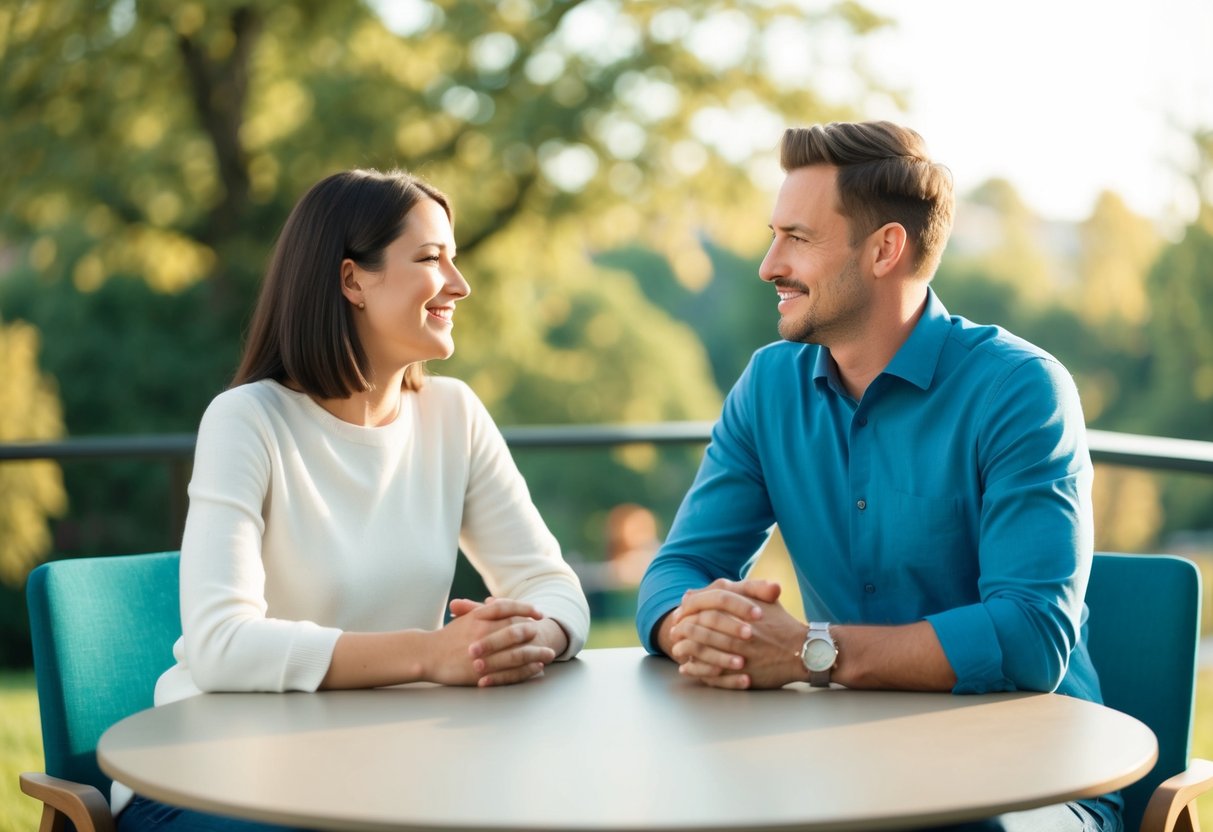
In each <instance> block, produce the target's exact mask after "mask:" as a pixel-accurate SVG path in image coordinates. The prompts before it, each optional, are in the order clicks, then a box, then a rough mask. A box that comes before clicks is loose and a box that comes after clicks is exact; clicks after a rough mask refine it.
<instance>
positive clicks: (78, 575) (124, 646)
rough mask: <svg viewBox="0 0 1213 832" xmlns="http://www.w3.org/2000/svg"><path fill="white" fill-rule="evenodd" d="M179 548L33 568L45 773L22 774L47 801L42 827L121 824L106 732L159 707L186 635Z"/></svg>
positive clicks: (30, 590)
mask: <svg viewBox="0 0 1213 832" xmlns="http://www.w3.org/2000/svg"><path fill="white" fill-rule="evenodd" d="M177 566H178V553H177V552H163V553H160V554H154V555H128V556H118V557H105V558H78V559H75V560H61V561H55V562H53V563H46V564H43V565H42V566H39V567H38V568H37V569H35V570H34V571H33V572H31V573H30V576H29V581H28V583H27V584H26V589H25V594H26V599H27V601H28V603H29V618H30V637H31V640H32V641H33V648H34V675H35V678H36V680H37V686H38V707H39V710H40V711H41V716H42V745H43V757H44V760H45V764H46V773H45V774H43V773H36V772H26V773H24V774H22V775H21V790H22V791H23V792H25V793H26V794H27V795H29V796H30V797H33V798H35V799H36V800H40V801H42V803H43V810H42V825H41V827H40V830H41V832H52V830H54V832H59V831H60V830H64V829H67V828H69V827H67V826H66V822H67V821H70V822H71V824H72V825H74V826H75V828H76V830H78V832H94V831H95V832H112V830H113V829H114V819H113V817H112V816H111V815H110V810H109V789H110V779H109V778H108V777H106V776H105V774H103V773H102V771H101V769H100V768H98V766H97V755H96V749H97V740H98V739H100V738H101V734H102V733H104V731H105V729H107V728H109V727H110V726H111V725H113V724H114V723H115V722H117V721H119V720H120V719H122V718H123V717H126V716H129V715H130V714H133V713H135V712H136V711H139V710H142V709H144V708H150V707H151V706H152V691H153V688H154V687H155V683H156V679H157V677H158V676H159V675H160V674H161V673H162V672H164V671H165V670H166V669H167V668H168V667H169V666H170V665H172V663H173V654H172V649H173V643H174V642H175V641H176V640H177V637H178V636H179V635H181V615H180V611H179V609H180V608H179V603H178V591H177V575H178V570H177Z"/></svg>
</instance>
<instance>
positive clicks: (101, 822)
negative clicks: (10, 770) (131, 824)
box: [21, 771, 114, 832]
mask: <svg viewBox="0 0 1213 832" xmlns="http://www.w3.org/2000/svg"><path fill="white" fill-rule="evenodd" d="M21 791H23V792H25V793H26V794H27V795H29V796H30V797H32V798H34V799H35V800H40V801H42V805H43V808H42V823H41V825H40V826H39V827H38V829H39V832H66V830H67V821H69V820H70V821H71V822H72V825H73V826H75V827H76V832H114V816H113V815H111V814H110V807H109V801H107V800H106V799H105V797H103V796H102V794H101V792H99V791H97V790H96V789H94V788H93V787H92V786H86V785H84V784H82V783H73V782H72V781H70V780H63V779H61V778H59V777H51V776H50V775H49V774H43V773H41V772H32V771H27V772H24V773H22V775H21Z"/></svg>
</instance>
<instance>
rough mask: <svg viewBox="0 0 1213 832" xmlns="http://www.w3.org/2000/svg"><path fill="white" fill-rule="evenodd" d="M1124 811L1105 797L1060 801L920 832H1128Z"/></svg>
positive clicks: (920, 831) (919, 831)
mask: <svg viewBox="0 0 1213 832" xmlns="http://www.w3.org/2000/svg"><path fill="white" fill-rule="evenodd" d="M1124 828H1125V827H1124V823H1123V821H1122V820H1121V817H1120V810H1119V809H1117V808H1116V806H1114V805H1111V804H1109V803H1107V802H1106V801H1104V800H1084V801H1083V802H1082V803H1077V802H1075V803H1059V804H1057V805H1056V806H1042V807H1040V808H1039V809H1029V810H1027V811H1026V812H1008V813H1007V814H1005V815H999V816H998V817H994V818H987V819H985V820H975V821H971V822H969V823H959V824H956V825H954V826H937V827H933V828H931V829H922V830H918V832H1124Z"/></svg>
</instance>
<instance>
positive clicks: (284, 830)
mask: <svg viewBox="0 0 1213 832" xmlns="http://www.w3.org/2000/svg"><path fill="white" fill-rule="evenodd" d="M116 825H117V829H118V832H152V830H159V832H304V830H298V829H294V828H292V827H289V826H275V825H273V824H272V823H259V822H257V821H255V820H240V819H239V818H228V817H223V816H222V815H212V814H208V813H207V812H196V811H194V810H193V809H180V808H178V807H176V806H169V805H168V804H166V803H158V802H156V801H155V800H148V799H147V798H146V797H140V796H139V795H135V797H134V799H133V800H131V802H130V803H129V804H128V805H127V807H126V808H125V809H123V810H122V811H121V812H119V813H118V818H117V823H116Z"/></svg>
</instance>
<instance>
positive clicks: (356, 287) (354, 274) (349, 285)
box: [341, 257, 366, 309]
mask: <svg viewBox="0 0 1213 832" xmlns="http://www.w3.org/2000/svg"><path fill="white" fill-rule="evenodd" d="M360 271H361V270H360V269H359V268H358V266H357V264H355V263H354V261H353V260H351V259H350V258H348V257H347V258H345V259H344V260H342V261H341V294H343V295H345V299H346V300H348V301H349V302H350V303H352V304H354V306H357V307H358V308H359V309H365V308H366V299H365V298H364V297H363V294H362V280H361V274H360Z"/></svg>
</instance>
